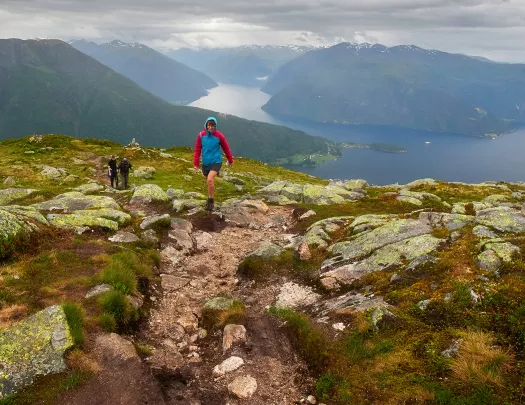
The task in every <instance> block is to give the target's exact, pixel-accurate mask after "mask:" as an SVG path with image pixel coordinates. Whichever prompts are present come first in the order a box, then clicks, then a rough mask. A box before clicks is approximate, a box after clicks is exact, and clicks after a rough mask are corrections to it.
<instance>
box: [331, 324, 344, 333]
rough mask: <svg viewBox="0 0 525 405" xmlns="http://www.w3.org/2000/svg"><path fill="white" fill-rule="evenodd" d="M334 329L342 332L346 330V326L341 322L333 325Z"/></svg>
mask: <svg viewBox="0 0 525 405" xmlns="http://www.w3.org/2000/svg"><path fill="white" fill-rule="evenodd" d="M332 328H334V329H335V330H338V331H340V332H342V331H344V330H345V329H346V326H345V324H344V323H342V322H339V323H334V324H333V325H332Z"/></svg>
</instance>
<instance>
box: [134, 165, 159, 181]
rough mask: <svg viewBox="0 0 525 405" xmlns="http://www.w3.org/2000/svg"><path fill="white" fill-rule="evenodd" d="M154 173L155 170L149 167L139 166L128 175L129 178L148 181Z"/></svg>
mask: <svg viewBox="0 0 525 405" xmlns="http://www.w3.org/2000/svg"><path fill="white" fill-rule="evenodd" d="M155 171H156V170H155V168H154V167H151V166H139V167H137V168H136V169H134V170H133V171H132V172H131V173H130V177H135V178H138V179H146V180H148V179H151V178H152V177H153V175H154V174H155Z"/></svg>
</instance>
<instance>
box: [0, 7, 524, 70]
mask: <svg viewBox="0 0 525 405" xmlns="http://www.w3.org/2000/svg"><path fill="white" fill-rule="evenodd" d="M146 3H147V4H146ZM254 3H255V4H254ZM263 3H264V4H263ZM13 37H15V38H25V39H26V38H36V37H40V38H60V39H79V38H85V39H90V40H94V41H96V42H106V41H111V40H114V39H121V40H123V41H126V42H141V43H144V44H147V45H150V46H153V47H156V48H180V47H220V46H238V45H246V44H260V45H265V44H270V45H276V44H289V43H293V44H312V45H321V44H333V43H336V42H342V41H350V42H370V43H376V42H377V43H382V44H384V45H387V46H391V45H397V44H415V45H418V46H421V47H424V48H433V49H439V50H443V51H448V52H462V53H468V54H471V55H481V56H486V57H489V58H492V59H495V60H501V61H512V62H525V52H524V51H525V0H359V1H358V0H266V1H265V2H263V1H258V2H253V1H249V0H226V1H213V0H147V1H144V0H88V1H86V0H0V38H13Z"/></svg>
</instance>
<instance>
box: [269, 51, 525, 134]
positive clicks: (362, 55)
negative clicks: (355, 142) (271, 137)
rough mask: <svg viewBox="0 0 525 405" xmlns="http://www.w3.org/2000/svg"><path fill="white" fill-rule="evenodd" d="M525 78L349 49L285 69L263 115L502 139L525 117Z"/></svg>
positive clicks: (272, 84)
mask: <svg viewBox="0 0 525 405" xmlns="http://www.w3.org/2000/svg"><path fill="white" fill-rule="evenodd" d="M524 77H525V65H511V64H495V63H487V62H482V61H479V60H476V59H474V58H470V57H468V56H464V55H453V54H448V53H444V52H438V51H429V50H425V49H421V48H417V47H413V46H399V47H393V48H387V47H384V46H382V45H368V44H361V45H359V44H347V43H343V44H339V45H336V46H334V47H332V48H328V49H321V50H317V51H312V52H309V53H308V54H306V55H303V56H302V57H300V58H298V59H296V60H293V61H291V62H289V63H288V64H287V65H285V66H284V67H282V68H281V69H280V70H279V71H278V72H277V73H276V74H275V75H274V76H273V77H272V78H271V79H270V80H269V82H268V83H267V85H266V86H265V87H264V88H263V91H265V92H267V93H269V94H271V95H272V96H273V97H272V98H271V99H270V100H269V102H268V103H267V104H266V105H265V106H264V107H263V109H264V110H266V111H268V112H270V113H272V114H276V115H281V116H288V117H294V118H298V117H300V118H307V119H311V120H313V121H318V122H330V123H340V124H374V125H395V126H401V127H409V128H415V129H421V130H429V131H437V132H452V133H460V134H468V135H478V136H479V135H484V134H487V133H497V134H500V133H504V132H506V131H509V130H511V129H512V128H513V125H512V122H513V121H523V120H524V118H525V116H524V112H523V111H524V109H525V96H524V94H525V82H524V80H523V78H524Z"/></svg>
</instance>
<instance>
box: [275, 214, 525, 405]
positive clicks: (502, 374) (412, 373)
mask: <svg viewBox="0 0 525 405" xmlns="http://www.w3.org/2000/svg"><path fill="white" fill-rule="evenodd" d="M323 208H325V207H323ZM330 208H332V207H326V209H327V210H329V209H330ZM317 212H318V213H319V212H323V211H322V209H321V210H320V209H319V207H318V208H317ZM344 213H348V212H347V211H345V212H344ZM338 214H341V212H340V211H339V212H338ZM321 215H322V214H321ZM327 216H328V215H327ZM316 219H319V216H317V217H316ZM434 233H435V235H434V236H437V237H442V238H444V237H448V236H449V232H448V231H446V230H436V231H434ZM508 240H509V241H510V242H511V243H513V244H514V245H516V246H519V247H520V250H521V253H520V254H519V255H518V257H516V258H514V259H513V261H512V262H511V263H509V264H506V265H504V266H503V268H502V269H501V277H500V278H494V277H490V279H484V278H483V277H481V276H482V275H483V272H482V271H480V270H479V269H478V268H477V267H476V264H475V259H476V256H477V255H478V254H479V253H480V251H481V250H480V246H479V245H478V243H479V239H478V238H476V237H475V236H474V235H473V234H472V226H465V227H464V228H462V229H461V230H460V233H459V236H458V238H457V239H456V240H455V242H454V243H452V244H448V245H447V246H446V247H444V248H443V249H442V250H441V251H439V252H436V254H435V255H436V256H437V259H438V260H437V261H436V262H434V263H432V262H430V263H427V264H425V265H422V266H420V267H419V268H418V269H417V271H403V270H401V269H390V270H388V271H384V272H376V273H371V274H369V275H367V276H365V277H363V278H362V279H361V280H359V282H357V283H354V284H353V285H352V288H351V289H353V290H356V291H362V289H363V288H364V287H365V286H366V287H367V288H368V289H369V291H370V292H372V293H374V294H375V295H380V296H383V297H385V299H386V300H387V302H388V303H390V304H391V305H393V307H392V308H391V309H390V311H391V312H393V313H394V314H395V316H396V317H397V318H398V321H397V322H396V323H395V324H394V325H393V326H389V327H384V328H379V331H377V330H376V329H375V328H374V327H373V326H372V321H371V312H370V311H369V312H364V313H357V312H355V311H352V310H340V311H337V312H335V313H332V317H331V318H332V319H334V318H333V317H335V319H338V320H340V321H342V322H344V323H345V325H346V326H347V328H346V329H345V331H343V332H340V333H338V334H335V333H334V330H332V329H331V328H330V327H329V325H323V324H321V323H318V322H316V321H314V320H313V319H311V318H310V317H309V316H308V315H306V314H304V313H299V312H294V311H292V310H288V309H277V308H273V309H271V311H270V312H272V313H273V314H275V315H277V316H278V317H279V318H281V319H282V320H284V321H286V323H285V328H286V329H287V330H288V331H289V333H290V336H291V339H292V342H293V343H294V345H295V347H296V349H297V350H298V351H299V352H300V353H301V354H302V355H303V357H304V358H305V360H306V361H307V362H308V363H309V366H310V367H311V370H312V371H313V372H314V373H315V374H316V377H317V382H316V386H315V390H316V395H317V397H318V399H319V400H320V401H321V402H327V403H330V404H338V405H339V404H426V405H434V404H436V405H442V404H446V405H457V404H459V405H480V404H481V405H483V404H486V405H488V404H501V405H510V404H517V403H519V401H520V400H521V398H523V395H524V394H525V391H524V389H525V377H524V376H525V364H524V356H525V304H523V302H524V298H525V296H524V294H525V277H524V274H525V273H524V269H525V265H524V263H525V261H524V259H525V255H524V253H525V240H524V238H522V237H521V236H520V235H518V236H516V237H509V238H508ZM394 271H395V272H396V273H398V274H400V276H401V279H400V280H399V281H397V282H396V283H392V282H390V279H391V276H392V274H393V273H394ZM476 297H477V298H476ZM423 300H430V301H429V302H428V303H427V305H426V307H420V306H419V305H417V304H418V303H420V302H422V301H423ZM334 322H335V321H334ZM330 323H331V322H330ZM447 351H451V353H452V354H451V355H450V356H448V355H445V353H447Z"/></svg>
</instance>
